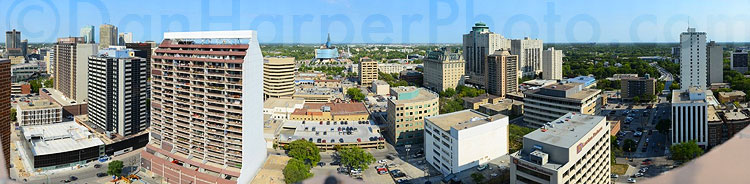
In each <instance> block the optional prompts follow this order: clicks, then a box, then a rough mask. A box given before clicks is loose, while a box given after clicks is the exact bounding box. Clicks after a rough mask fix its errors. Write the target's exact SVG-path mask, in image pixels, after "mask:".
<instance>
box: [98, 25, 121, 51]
mask: <svg viewBox="0 0 750 184" xmlns="http://www.w3.org/2000/svg"><path fill="white" fill-rule="evenodd" d="M118 36H119V35H118V34H117V27H115V26H113V25H110V24H102V25H101V26H99V49H103V48H109V46H114V45H118V41H119V40H118Z"/></svg>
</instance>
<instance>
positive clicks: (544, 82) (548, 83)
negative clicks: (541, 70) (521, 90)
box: [523, 79, 557, 86]
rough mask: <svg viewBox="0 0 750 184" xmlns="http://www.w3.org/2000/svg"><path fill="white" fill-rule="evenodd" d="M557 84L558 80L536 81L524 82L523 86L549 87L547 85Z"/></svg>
mask: <svg viewBox="0 0 750 184" xmlns="http://www.w3.org/2000/svg"><path fill="white" fill-rule="evenodd" d="M555 83H557V80H544V79H534V80H530V81H526V82H523V84H526V85H530V86H547V85H551V84H555Z"/></svg>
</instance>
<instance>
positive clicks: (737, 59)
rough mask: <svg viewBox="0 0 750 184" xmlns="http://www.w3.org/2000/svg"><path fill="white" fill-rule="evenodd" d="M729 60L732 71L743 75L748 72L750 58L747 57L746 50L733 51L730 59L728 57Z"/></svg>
mask: <svg viewBox="0 0 750 184" xmlns="http://www.w3.org/2000/svg"><path fill="white" fill-rule="evenodd" d="M729 60H730V61H729V64H730V66H731V67H732V70H734V71H737V72H740V73H743V74H744V73H745V72H747V71H748V66H750V57H748V53H747V50H742V49H737V50H734V52H732V57H730V58H729Z"/></svg>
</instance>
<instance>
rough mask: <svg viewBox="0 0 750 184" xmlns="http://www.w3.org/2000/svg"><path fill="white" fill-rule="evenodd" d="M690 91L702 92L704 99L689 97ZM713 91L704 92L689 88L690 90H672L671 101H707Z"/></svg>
mask: <svg viewBox="0 0 750 184" xmlns="http://www.w3.org/2000/svg"><path fill="white" fill-rule="evenodd" d="M690 93H695V94H703V95H704V96H706V98H705V99H690ZM709 95H711V96H712V97H713V92H708V93H706V92H705V91H699V90H698V89H694V88H691V89H690V90H672V103H707V102H709V100H710V98H712V97H708V96H709Z"/></svg>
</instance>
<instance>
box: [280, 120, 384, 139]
mask: <svg viewBox="0 0 750 184" xmlns="http://www.w3.org/2000/svg"><path fill="white" fill-rule="evenodd" d="M303 122H304V124H303ZM320 122H321V121H296V120H289V121H285V122H284V125H282V127H281V131H280V132H279V140H280V141H282V142H291V141H294V140H297V139H305V140H308V139H310V138H312V142H317V139H322V140H326V143H342V142H340V140H341V139H343V140H344V143H356V142H357V139H360V140H361V141H362V142H367V141H372V140H370V138H378V139H379V138H381V137H382V135H381V134H380V128H378V126H377V125H375V122H373V121H369V120H368V121H345V122H346V124H344V125H342V124H341V122H343V121H330V124H328V121H322V122H323V123H322V124H321V123H320ZM334 122H336V124H334ZM360 122H363V124H360ZM348 127H351V128H357V130H352V131H351V132H352V133H351V134H347V133H346V132H347V131H346V130H341V131H340V130H339V128H342V129H343V128H348ZM324 132H325V133H324ZM331 140H334V142H331Z"/></svg>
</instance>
